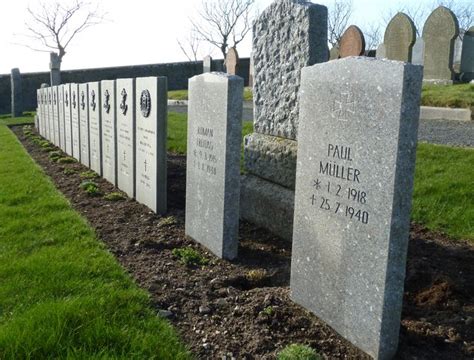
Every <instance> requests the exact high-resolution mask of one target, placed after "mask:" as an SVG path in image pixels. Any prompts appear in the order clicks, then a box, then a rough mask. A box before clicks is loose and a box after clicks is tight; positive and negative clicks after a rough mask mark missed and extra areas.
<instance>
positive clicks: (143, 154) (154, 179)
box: [135, 76, 168, 214]
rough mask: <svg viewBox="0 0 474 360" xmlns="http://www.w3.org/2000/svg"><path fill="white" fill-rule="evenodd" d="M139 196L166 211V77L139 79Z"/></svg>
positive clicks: (137, 147)
mask: <svg viewBox="0 0 474 360" xmlns="http://www.w3.org/2000/svg"><path fill="white" fill-rule="evenodd" d="M135 94H136V95H135V99H136V102H137V104H136V116H135V118H136V165H135V169H136V172H135V178H136V198H137V201H138V202H141V203H142V204H145V205H146V206H148V207H149V208H150V209H152V210H153V211H154V212H156V213H159V214H165V213H166V209H167V204H166V201H167V200H166V191H167V187H166V179H167V175H166V174H167V171H166V134H167V128H166V123H167V115H168V110H167V103H168V85H167V79H166V77H163V76H160V77H145V78H137V79H136V91H135Z"/></svg>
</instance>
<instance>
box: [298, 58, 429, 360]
mask: <svg viewBox="0 0 474 360" xmlns="http://www.w3.org/2000/svg"><path fill="white" fill-rule="evenodd" d="M421 83H422V67H421V66H415V65H412V64H407V63H403V62H398V61H387V60H376V59H368V58H348V59H343V60H339V61H332V62H329V63H327V64H321V65H315V66H312V67H308V68H305V69H303V71H302V75H301V90H302V92H301V94H302V95H301V103H300V132H299V136H298V164H297V172H296V193H295V213H294V228H293V248H292V260H291V282H290V285H291V296H292V298H293V300H295V301H296V302H297V303H299V304H301V305H303V306H304V307H306V308H308V309H310V310H311V311H313V312H314V313H315V314H316V315H317V316H318V317H319V318H320V319H322V320H324V321H325V322H327V323H328V324H329V325H330V326H331V327H332V328H333V329H334V330H336V331H337V332H338V333H339V334H341V335H342V336H344V337H345V338H347V339H348V340H349V341H351V342H352V343H353V344H355V345H356V346H358V347H359V348H361V349H362V350H364V351H365V352H367V353H368V354H370V355H371V356H372V357H374V358H375V359H391V358H392V356H393V355H394V354H395V352H396V350H397V344H398V333H399V328H400V316H401V309H402V297H403V284H404V277H405V267H406V255H407V245H408V233H409V225H410V209H411V198H412V189H413V177H414V170H415V155H416V144H417V131H418V118H419V101H420V95H421Z"/></svg>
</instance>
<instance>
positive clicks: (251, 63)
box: [249, 53, 255, 89]
mask: <svg viewBox="0 0 474 360" xmlns="http://www.w3.org/2000/svg"><path fill="white" fill-rule="evenodd" d="M254 74H255V66H254V65H253V55H252V53H250V64H249V88H251V89H252V88H253V83H254V80H253V79H254V76H255V75H254Z"/></svg>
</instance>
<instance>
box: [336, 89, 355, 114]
mask: <svg viewBox="0 0 474 360" xmlns="http://www.w3.org/2000/svg"><path fill="white" fill-rule="evenodd" d="M355 104H356V103H355V101H354V100H353V99H352V94H351V93H350V92H342V93H340V94H339V99H335V100H334V108H333V116H335V117H337V118H338V119H339V120H342V121H348V120H349V117H350V116H351V115H353V114H354V113H355Z"/></svg>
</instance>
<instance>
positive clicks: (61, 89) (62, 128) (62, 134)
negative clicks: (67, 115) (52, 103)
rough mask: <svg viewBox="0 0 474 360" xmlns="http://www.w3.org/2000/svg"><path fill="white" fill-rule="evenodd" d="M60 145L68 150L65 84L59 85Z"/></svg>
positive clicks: (64, 149)
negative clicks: (65, 118) (65, 120)
mask: <svg viewBox="0 0 474 360" xmlns="http://www.w3.org/2000/svg"><path fill="white" fill-rule="evenodd" d="M58 100H59V101H58V119H59V145H60V146H59V147H60V148H61V150H62V151H64V152H66V125H65V122H64V85H59V86H58Z"/></svg>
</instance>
